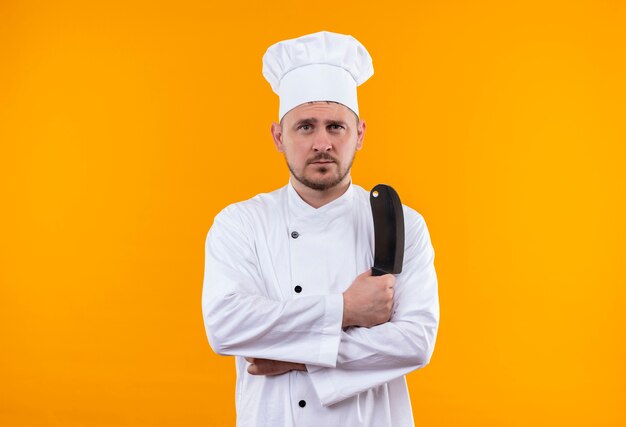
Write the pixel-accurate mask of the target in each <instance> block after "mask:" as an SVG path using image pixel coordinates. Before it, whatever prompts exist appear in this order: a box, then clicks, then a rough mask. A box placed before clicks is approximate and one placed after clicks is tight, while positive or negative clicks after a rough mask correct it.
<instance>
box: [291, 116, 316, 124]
mask: <svg viewBox="0 0 626 427" xmlns="http://www.w3.org/2000/svg"><path fill="white" fill-rule="evenodd" d="M317 122H318V120H317V119H316V118H315V117H308V118H305V119H300V120H298V121H297V122H296V124H295V125H296V126H300V125H305V124H315V123H317Z"/></svg>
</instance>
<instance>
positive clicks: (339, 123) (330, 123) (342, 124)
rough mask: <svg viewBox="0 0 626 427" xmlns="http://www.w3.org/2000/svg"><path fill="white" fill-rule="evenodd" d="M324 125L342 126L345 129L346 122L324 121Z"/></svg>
mask: <svg viewBox="0 0 626 427" xmlns="http://www.w3.org/2000/svg"><path fill="white" fill-rule="evenodd" d="M324 124H326V125H331V126H333V125H337V126H343V127H346V122H344V121H343V120H325V121H324Z"/></svg>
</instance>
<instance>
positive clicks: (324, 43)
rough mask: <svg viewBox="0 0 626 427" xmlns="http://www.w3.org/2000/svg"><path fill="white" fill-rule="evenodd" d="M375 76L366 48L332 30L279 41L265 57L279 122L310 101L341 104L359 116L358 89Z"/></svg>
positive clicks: (265, 69) (264, 70)
mask: <svg viewBox="0 0 626 427" xmlns="http://www.w3.org/2000/svg"><path fill="white" fill-rule="evenodd" d="M372 74H374V67H373V66H372V57H371V56H370V54H369V53H368V52H367V50H366V49H365V46H363V45H362V44H361V43H360V42H359V41H358V40H357V39H355V38H354V37H352V36H348V35H344V34H337V33H331V32H328V31H320V32H319V33H314V34H309V35H306V36H302V37H298V38H295V39H290V40H284V41H281V42H278V43H276V44H274V45H272V46H270V47H269V48H268V49H267V52H265V55H263V76H264V77H265V78H266V79H267V81H268V82H269V83H270V85H271V86H272V90H273V91H274V92H276V94H277V95H278V96H279V97H280V107H279V112H278V118H279V120H281V119H282V118H283V116H284V115H285V114H286V113H287V112H288V111H289V110H291V109H292V108H295V107H297V106H298V105H300V104H303V103H305V102H310V101H334V102H339V103H341V104H343V105H345V106H346V107H348V108H350V109H351V110H352V111H354V112H355V114H356V115H357V116H358V114H359V106H358V103H357V97H356V88H357V86H359V85H360V84H361V83H363V82H365V81H366V80H367V79H369V78H370V77H371V76H372Z"/></svg>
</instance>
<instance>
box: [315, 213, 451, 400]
mask: <svg viewBox="0 0 626 427" xmlns="http://www.w3.org/2000/svg"><path fill="white" fill-rule="evenodd" d="M411 214H413V215H416V213H415V212H414V211H412V212H405V217H406V216H408V215H411ZM413 215H411V216H409V220H410V222H409V221H407V231H406V239H407V247H406V254H405V264H404V269H403V272H402V274H401V275H399V276H398V277H397V279H398V280H397V282H396V286H395V295H394V299H395V309H394V313H393V315H392V318H391V320H390V321H389V322H387V323H384V324H381V325H378V326H374V327H372V328H361V327H355V328H349V329H348V330H346V331H344V332H343V333H342V335H341V342H340V344H339V352H338V356H337V364H336V367H335V368H332V369H328V368H325V367H320V366H314V365H313V364H311V365H307V370H308V372H309V377H310V379H311V381H312V383H313V385H314V387H315V390H316V392H317V394H318V397H319V398H320V401H321V402H322V404H323V405H330V404H333V403H337V402H339V401H341V400H343V399H346V398H348V397H351V396H353V395H355V394H357V393H360V392H362V391H365V390H367V389H370V388H372V387H376V386H378V385H381V384H384V383H386V382H388V381H391V380H393V379H395V378H398V377H401V376H402V375H405V374H407V373H409V372H411V371H413V370H415V369H418V368H421V367H423V366H425V365H426V364H428V362H429V361H430V357H431V355H432V352H433V350H434V345H435V339H436V335H437V329H438V323H439V300H438V292H437V276H436V273H435V268H434V263H433V261H434V251H433V248H432V245H431V242H430V237H429V234H428V229H427V228H426V224H425V223H424V220H423V218H421V216H417V217H414V216H413Z"/></svg>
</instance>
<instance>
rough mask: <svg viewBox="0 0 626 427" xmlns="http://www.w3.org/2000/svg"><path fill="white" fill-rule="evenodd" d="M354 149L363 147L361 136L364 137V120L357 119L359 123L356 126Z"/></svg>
mask: <svg viewBox="0 0 626 427" xmlns="http://www.w3.org/2000/svg"><path fill="white" fill-rule="evenodd" d="M356 135H357V141H356V149H357V150H360V149H361V148H363V138H364V137H365V120H359V123H358V124H357V126H356Z"/></svg>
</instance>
